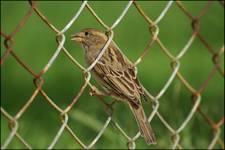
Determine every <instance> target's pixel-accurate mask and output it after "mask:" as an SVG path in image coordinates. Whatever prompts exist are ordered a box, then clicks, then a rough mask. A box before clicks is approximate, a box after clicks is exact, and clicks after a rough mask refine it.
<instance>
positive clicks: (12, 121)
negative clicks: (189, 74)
mask: <svg viewBox="0 0 225 150" xmlns="http://www.w3.org/2000/svg"><path fill="white" fill-rule="evenodd" d="M212 3H216V2H212V1H208V2H206V4H205V7H204V8H202V10H201V11H200V12H199V14H198V15H197V16H193V15H192V14H191V13H190V11H189V10H188V9H187V8H186V7H185V6H184V4H183V3H182V2H181V1H176V2H173V1H168V3H167V5H166V6H165V8H164V9H163V10H162V11H161V13H160V14H159V15H158V17H157V18H156V19H155V20H152V19H151V18H150V17H149V16H148V15H147V14H146V12H145V11H144V10H143V9H142V7H141V6H140V5H139V4H138V2H137V1H133V0H131V1H128V2H127V4H126V6H125V7H124V10H123V11H122V12H121V14H120V15H119V16H118V18H117V19H116V20H115V21H114V23H113V24H112V25H111V26H108V25H106V24H105V23H104V21H103V20H102V19H101V18H100V17H99V16H98V15H97V13H96V12H95V11H94V9H93V8H92V7H91V6H90V4H89V3H88V2H87V1H83V2H82V3H81V5H80V8H79V9H78V10H76V11H75V12H74V15H73V17H72V19H71V20H69V21H68V23H66V24H65V27H64V28H63V29H58V28H56V27H55V26H54V25H53V24H52V23H51V22H50V21H49V20H48V18H47V17H46V16H45V15H44V14H43V13H42V12H41V11H40V10H39V9H38V7H37V5H36V2H34V1H29V4H30V9H29V10H28V11H27V13H26V14H25V15H24V17H23V18H22V19H21V20H20V22H19V23H18V25H17V26H16V28H15V29H14V30H13V31H12V32H11V33H10V34H6V33H5V32H3V31H1V36H2V37H3V38H4V46H5V49H6V50H5V52H4V53H3V54H2V57H1V67H3V66H4V62H5V61H6V60H7V58H8V56H9V55H12V56H13V58H14V59H15V60H16V61H17V63H18V64H19V65H21V66H22V67H23V68H24V69H25V70H26V71H27V72H28V73H29V74H30V75H32V76H33V78H34V79H33V82H34V85H35V87H36V89H35V90H34V91H33V93H32V94H31V96H30V98H29V99H28V100H27V101H26V103H25V104H24V105H23V106H22V107H21V108H20V110H19V111H18V112H17V113H16V114H15V115H14V116H11V115H10V113H9V112H8V111H7V109H5V108H3V107H2V106H1V114H2V115H3V116H4V117H5V118H6V119H7V120H8V123H9V128H10V130H11V132H10V134H9V135H8V137H7V138H6V140H5V141H4V143H3V144H2V145H1V148H2V149H5V148H7V146H8V145H9V144H10V142H11V141H12V139H13V138H14V137H16V138H17V139H18V140H19V141H20V142H21V143H22V144H23V145H24V146H25V147H26V148H28V149H32V146H31V145H30V144H29V143H28V142H27V141H26V140H25V139H24V138H23V137H22V136H21V135H20V133H19V132H18V128H19V119H20V118H21V116H22V115H23V114H24V113H25V112H26V111H27V109H28V108H29V107H30V106H31V104H32V103H33V102H34V101H35V97H36V96H37V95H38V94H40V95H42V97H43V98H44V99H45V100H46V101H47V102H48V104H49V105H50V106H51V107H52V108H54V109H55V110H56V111H58V112H59V113H60V120H61V122H62V124H61V127H60V128H59V129H58V132H57V133H56V135H55V137H54V138H53V139H52V142H51V143H49V146H48V147H47V148H48V149H53V148H54V146H55V145H56V143H57V142H58V140H59V138H60V136H61V135H62V133H63V132H64V131H65V130H66V131H67V132H68V133H69V134H70V135H71V137H72V138H73V139H74V141H75V142H76V143H77V144H78V145H80V147H81V148H84V149H91V148H93V146H94V145H95V144H96V142H97V141H98V140H99V138H100V137H101V136H102V134H103V133H104V132H105V130H106V129H107V127H108V125H109V124H110V123H112V124H113V125H114V126H115V127H116V128H117V129H118V131H119V132H120V133H121V134H122V135H123V136H124V137H125V138H126V139H127V143H128V144H127V146H128V148H130V149H134V148H135V147H136V144H135V141H136V140H137V139H138V138H139V137H140V132H138V133H137V134H136V135H135V136H134V137H131V136H129V135H128V134H127V133H126V132H125V131H124V130H123V129H122V127H121V126H120V125H119V123H118V122H116V121H115V120H114V119H113V118H112V113H113V109H112V107H111V105H110V104H107V103H105V102H104V99H103V97H102V96H100V95H98V94H96V96H97V97H98V98H99V99H100V100H101V101H102V102H103V104H104V105H105V107H107V108H109V109H108V110H110V111H108V112H107V115H108V118H107V119H106V121H105V123H104V125H103V127H102V128H101V130H100V131H99V132H98V134H97V135H96V137H95V138H94V139H93V140H92V141H91V143H89V144H85V143H83V141H82V140H80V138H79V137H78V136H77V135H76V134H75V133H74V131H73V130H72V129H71V128H70V126H69V125H68V120H69V119H70V117H69V115H68V112H69V111H70V110H71V109H72V108H73V107H74V106H75V104H76V102H77V101H78V100H79V98H80V96H81V95H82V94H83V92H84V90H85V89H86V88H87V87H90V88H91V90H92V92H95V93H97V91H98V89H96V87H95V86H94V85H92V84H91V82H90V79H91V74H90V70H91V69H92V68H93V67H94V65H95V64H96V63H97V61H98V60H99V59H100V58H101V56H102V55H103V53H104V51H105V50H106V48H107V47H108V45H109V44H110V42H111V41H112V40H113V37H114V32H113V29H115V28H116V27H117V26H118V24H119V23H120V22H121V21H122V19H123V17H124V16H125V15H126V13H127V12H128V10H129V9H130V7H131V6H132V5H133V6H135V8H136V10H137V12H138V13H139V14H140V15H141V16H142V17H143V19H144V20H145V21H146V23H147V24H148V25H149V29H150V33H151V35H152V36H151V39H149V41H148V43H147V45H146V47H145V49H144V50H143V52H142V54H141V55H140V56H139V57H137V60H136V61H135V62H133V65H134V66H135V67H137V65H138V64H139V63H141V61H142V60H143V59H144V58H145V56H146V54H147V53H148V51H149V49H150V48H151V46H152V45H153V44H157V45H159V46H160V48H161V50H162V51H163V52H164V54H165V55H166V56H167V57H168V58H169V59H170V61H171V75H170V76H169V78H168V80H167V81H166V83H165V84H164V86H163V87H162V88H161V90H160V91H159V92H158V94H156V95H152V94H151V93H150V92H149V91H148V89H145V91H146V93H147V94H148V96H149V98H151V99H152V107H153V111H152V112H151V114H149V117H148V121H149V122H151V120H152V119H153V117H158V118H159V119H160V121H161V123H162V125H164V126H165V127H166V128H167V129H168V131H169V132H170V133H171V142H172V145H171V148H172V149H176V148H183V147H182V145H181V144H180V133H181V132H182V131H183V130H184V128H185V127H186V126H187V125H188V123H189V121H190V120H191V119H192V118H193V117H194V115H195V114H196V113H199V114H200V115H201V116H202V117H203V118H204V120H205V122H206V123H207V124H209V125H210V127H211V128H212V135H213V138H212V140H211V142H210V143H209V146H208V147H207V148H209V149H212V148H214V147H215V145H216V144H218V145H219V146H220V147H221V148H224V142H223V140H222V139H221V126H223V125H224V116H221V119H219V120H216V121H215V120H213V118H210V117H209V116H208V115H207V114H206V113H205V112H204V111H203V109H202V108H201V95H202V93H203V92H204V90H205V88H206V87H207V85H208V82H209V81H210V80H211V79H212V78H213V77H214V75H215V74H216V73H217V72H219V73H220V74H221V76H222V77H223V78H224V70H223V68H222V67H221V65H220V58H221V56H222V55H224V45H222V46H221V48H220V49H219V50H214V49H213V48H212V46H210V44H209V43H208V42H207V41H206V40H205V38H204V37H203V36H202V34H201V32H200V24H199V22H200V19H201V17H203V16H204V15H205V14H206V13H207V12H208V8H209V7H210V6H211V4H212ZM219 3H220V4H221V5H222V6H223V7H224V1H220V2H219ZM172 5H176V6H177V7H178V8H179V9H180V11H182V12H183V13H184V14H185V15H186V16H187V17H188V18H189V19H190V22H191V25H192V29H193V33H192V35H191V37H190V38H189V40H188V41H187V43H186V44H185V45H184V46H183V48H182V49H181V50H180V51H179V53H178V54H177V55H176V56H174V55H173V54H172V53H171V52H170V50H169V49H168V48H167V47H166V46H165V45H164V44H163V42H162V41H161V40H160V39H159V37H158V34H159V31H160V28H159V27H158V24H159V22H161V21H162V20H163V18H164V17H165V16H166V14H167V12H168V11H169V10H170V8H171V6H172ZM85 7H86V8H87V9H86V11H88V12H90V14H91V15H92V16H93V17H94V18H95V19H96V21H97V22H98V23H99V24H100V25H101V26H102V27H103V28H105V29H106V31H107V32H108V33H109V34H108V41H107V43H106V44H105V46H104V47H103V49H102V50H101V52H100V53H99V55H98V57H97V58H96V60H95V61H94V62H93V63H92V64H91V65H90V66H89V67H88V68H85V67H83V66H82V65H81V64H80V63H79V62H78V61H77V60H76V59H75V58H74V57H73V56H72V55H71V54H70V53H69V52H68V51H67V49H66V48H65V45H64V43H65V41H66V36H65V34H64V33H65V32H66V31H67V30H68V29H69V28H70V27H71V26H72V24H73V23H74V22H75V21H76V19H77V18H78V17H79V16H80V14H81V13H82V11H85ZM221 9H223V8H221ZM32 13H36V15H37V16H38V17H39V18H40V21H43V22H44V23H45V24H46V25H47V27H48V28H49V29H50V30H52V31H53V32H55V36H56V41H57V44H58V47H57V49H56V50H55V52H54V54H53V55H52V57H51V58H50V59H49V61H48V63H47V64H46V65H45V66H44V67H43V68H42V69H41V70H40V71H39V72H35V71H33V69H32V68H31V67H30V66H29V65H28V64H26V63H24V61H23V60H22V59H21V58H20V57H19V56H18V55H17V54H16V52H15V51H14V49H13V43H14V36H15V35H16V34H17V33H18V32H19V31H20V30H21V28H22V27H24V25H25V24H26V22H27V21H28V20H29V18H30V17H31V14H32ZM196 38H198V39H199V40H200V41H201V43H202V44H203V45H204V46H205V47H206V49H207V50H208V52H209V53H210V54H211V55H212V63H213V64H214V67H213V68H212V69H211V72H210V73H209V75H208V77H207V78H206V79H205V81H204V82H203V83H202V84H201V85H200V86H199V87H198V88H195V87H193V85H191V83H189V82H188V81H187V80H186V78H185V77H184V76H183V75H182V73H181V72H180V60H181V59H182V57H183V56H184V55H185V54H186V53H187V51H188V50H189V48H190V46H191V45H192V43H193V41H194V40H195V39H196ZM61 51H62V52H63V53H64V54H65V55H66V56H67V58H68V59H69V60H70V61H71V62H72V63H73V64H74V65H75V67H77V68H79V69H80V71H81V72H82V74H83V78H84V81H83V84H82V86H81V87H80V90H79V91H78V93H77V94H76V95H74V98H73V99H72V100H71V103H70V104H69V105H68V106H67V107H66V108H65V109H63V108H61V107H60V106H58V105H57V104H55V103H54V102H53V100H52V99H51V98H50V97H49V96H48V94H47V93H46V92H45V91H44V89H43V88H42V86H43V85H44V79H43V78H42V76H43V75H44V74H46V72H47V71H48V70H49V69H50V68H51V66H52V64H53V63H54V62H55V60H56V59H57V58H58V56H59V55H60V54H61ZM175 78H178V79H179V80H180V82H181V83H182V84H183V85H184V86H185V87H186V88H187V89H188V91H189V92H190V93H191V94H192V98H191V101H192V102H193V106H192V109H191V110H190V112H189V114H188V115H187V117H186V118H185V119H184V121H183V122H182V124H181V125H180V126H179V127H172V126H171V125H170V124H169V123H168V122H167V121H166V118H164V117H163V116H162V115H161V114H160V112H159V110H158V109H159V107H160V106H159V103H160V102H159V100H160V98H161V97H162V96H163V95H164V93H165V92H166V91H167V89H168V88H169V86H170V85H171V83H172V82H173V81H174V79H175ZM159 147H160V146H159Z"/></svg>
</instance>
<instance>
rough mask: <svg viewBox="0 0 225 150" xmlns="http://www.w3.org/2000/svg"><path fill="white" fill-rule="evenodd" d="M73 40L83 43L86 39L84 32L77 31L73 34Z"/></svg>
mask: <svg viewBox="0 0 225 150" xmlns="http://www.w3.org/2000/svg"><path fill="white" fill-rule="evenodd" d="M71 40H72V41H75V42H78V43H81V42H83V40H84V34H83V33H82V32H79V33H76V34H74V35H71Z"/></svg>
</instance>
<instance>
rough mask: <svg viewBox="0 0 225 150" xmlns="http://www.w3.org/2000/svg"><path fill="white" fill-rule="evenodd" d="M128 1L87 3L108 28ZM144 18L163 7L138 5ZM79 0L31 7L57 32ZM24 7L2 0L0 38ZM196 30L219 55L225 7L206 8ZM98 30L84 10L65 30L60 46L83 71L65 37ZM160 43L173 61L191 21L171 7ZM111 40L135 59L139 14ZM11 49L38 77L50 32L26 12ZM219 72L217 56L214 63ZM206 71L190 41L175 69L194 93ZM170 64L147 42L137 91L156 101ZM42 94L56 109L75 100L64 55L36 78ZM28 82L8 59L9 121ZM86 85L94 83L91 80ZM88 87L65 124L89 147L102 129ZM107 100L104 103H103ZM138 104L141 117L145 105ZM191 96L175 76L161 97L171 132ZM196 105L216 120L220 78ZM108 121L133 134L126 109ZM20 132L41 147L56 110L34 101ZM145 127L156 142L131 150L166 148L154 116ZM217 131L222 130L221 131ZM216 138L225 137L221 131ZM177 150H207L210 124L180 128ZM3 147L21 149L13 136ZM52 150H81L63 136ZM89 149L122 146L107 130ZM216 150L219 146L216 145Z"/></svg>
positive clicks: (142, 32)
mask: <svg viewBox="0 0 225 150" xmlns="http://www.w3.org/2000/svg"><path fill="white" fill-rule="evenodd" d="M126 3H127V2H125V1H123V2H119V1H114V2H112V1H109V2H101V1H91V2H89V4H90V5H91V6H92V8H93V9H94V10H95V11H96V13H97V14H98V15H99V16H100V17H101V18H102V20H104V22H105V23H106V24H108V25H111V24H112V23H113V22H114V21H115V20H116V18H117V17H118V16H119V14H120V13H121V11H122V10H123V9H124V7H125V5H126ZM138 3H139V4H140V5H141V7H142V8H143V10H144V11H145V12H146V13H147V14H148V16H149V17H150V18H151V19H153V20H154V19H156V18H157V17H158V15H159V14H160V12H161V11H162V9H163V8H164V7H165V5H166V3H167V2H166V1H158V2H156V1H149V2H147V1H146V2H144V1H143V2H138ZM183 3H184V5H185V6H186V7H187V8H188V10H189V11H190V12H191V13H192V14H193V15H197V14H198V13H199V12H200V10H201V9H202V8H203V7H204V6H205V4H206V2H205V1H202V2H200V1H198V2H183ZM80 4H81V2H72V1H70V2H68V1H63V2H60V1H58V2H54V1H52V2H43V1H40V2H38V8H39V9H40V11H41V12H43V13H44V14H45V15H46V17H47V18H48V19H49V20H50V21H51V22H52V24H54V25H55V26H56V27H57V28H58V29H62V28H63V27H64V26H65V25H66V24H67V23H68V21H69V20H70V19H71V18H72V16H73V15H74V14H75V13H76V11H77V10H78V8H79V7H80ZM29 7H30V6H29V4H28V2H25V1H23V2H16V1H15V2H10V1H1V32H4V33H6V34H9V33H10V32H11V31H12V30H13V29H14V28H15V27H16V25H17V24H18V22H19V21H20V19H21V18H22V17H23V16H24V14H25V13H26V11H27V10H28V9H29ZM200 25H201V26H200V31H201V33H202V35H203V36H204V38H205V39H206V41H208V43H209V44H210V45H211V46H212V47H213V48H214V49H215V50H219V49H220V48H221V47H222V45H223V44H224V8H223V7H222V6H221V4H220V3H219V2H217V1H214V2H213V4H212V5H211V6H210V7H209V11H208V12H207V13H206V15H205V16H203V17H202V18H201V20H200ZM87 27H93V28H98V29H102V30H103V28H102V26H101V25H100V24H99V23H98V22H97V21H96V20H95V18H94V17H93V16H92V15H91V14H90V12H89V11H87V9H85V10H84V11H83V12H82V13H81V15H80V16H79V18H78V19H77V21H76V22H75V23H74V24H73V26H72V27H71V28H70V29H69V30H68V31H67V32H66V37H67V40H66V42H65V47H66V48H67V49H68V51H69V52H70V53H71V54H72V55H73V57H74V58H76V59H77V60H78V61H79V62H80V63H81V64H83V65H85V63H84V59H83V51H82V49H81V47H80V45H78V44H74V43H73V42H71V41H70V40H69V36H70V35H71V34H73V33H75V32H78V31H80V30H81V29H83V28H87ZM159 29H160V32H159V37H160V39H161V41H162V42H163V43H164V44H165V46H166V47H167V48H168V49H169V50H170V51H171V53H172V54H174V55H176V54H178V53H179V51H180V50H181V49H182V48H183V47H184V45H185V44H186V43H187V41H188V39H189V38H190V36H191V35H192V28H191V22H190V20H189V19H188V18H187V16H185V15H184V13H183V12H182V11H181V10H180V9H179V8H178V6H177V5H176V4H175V3H174V4H173V5H172V7H171V9H170V10H169V12H168V13H167V14H166V16H165V17H164V18H163V20H162V21H161V22H160V23H159ZM114 32H115V37H114V41H115V42H116V43H117V44H118V45H119V47H120V48H121V49H122V51H123V52H124V53H125V54H126V55H127V57H128V58H129V59H130V60H132V61H135V60H136V59H137V58H138V57H139V56H140V54H141V52H142V51H143V49H144V48H145V46H146V44H147V42H148V40H149V38H150V34H149V31H148V24H147V23H146V22H145V21H144V19H143V18H142V17H141V16H140V14H139V13H138V12H137V10H136V9H135V7H134V6H131V8H130V9H129V11H128V13H127V14H126V15H125V17H124V19H123V20H122V21H121V22H120V24H119V25H118V26H117V27H116V28H115V29H114ZM3 41H4V39H3V38H1V54H2V53H3V52H4V51H5V48H4V46H3ZM14 41H15V44H14V45H13V48H14V50H15V52H16V54H17V55H18V56H19V57H20V58H21V59H23V61H24V62H25V63H26V64H28V65H29V66H30V67H31V68H32V69H33V70H34V71H36V72H39V71H40V70H41V69H42V68H43V67H44V66H45V64H46V63H47V62H48V60H49V59H50V57H51V56H52V55H53V53H54V51H55V49H56V48H57V43H56V42H55V33H54V32H53V31H52V30H50V29H49V28H48V27H47V26H46V25H45V24H44V23H43V22H42V21H41V19H40V18H39V17H38V16H37V15H36V14H35V13H33V14H32V16H31V17H30V19H29V20H28V21H27V23H26V24H25V26H24V27H23V28H22V29H21V30H20V31H19V32H18V33H17V34H16V36H15V38H14ZM221 60H222V61H221V66H222V67H224V56H222V58H221ZM212 68H213V62H212V55H211V54H210V53H209V52H208V50H207V49H206V48H205V47H204V45H203V44H202V43H201V42H200V41H199V39H196V40H195V41H194V42H193V44H192V45H191V47H190V48H189V50H188V52H187V53H186V54H185V55H184V57H182V59H181V66H180V71H181V72H182V74H183V75H184V77H185V78H186V79H187V81H189V82H190V83H191V84H192V85H193V87H195V88H196V89H197V88H199V87H200V85H201V84H202V83H203V82H204V80H205V79H206V78H207V76H208V75H209V73H210V71H211V69H212ZM171 72H172V69H171V67H170V60H169V59H168V57H167V56H166V55H165V54H164V53H163V52H162V50H161V49H160V47H159V46H158V45H157V44H154V45H153V46H152V48H151V49H150V51H149V53H148V54H147V55H146V57H145V59H144V60H143V61H142V62H141V63H140V64H139V65H138V74H139V78H140V80H141V82H142V83H143V85H144V86H145V87H146V88H147V89H148V91H149V92H150V93H151V94H152V95H156V94H157V93H158V92H159V91H160V90H161V88H162V87H163V86H164V84H165V82H166V81H167V80H168V78H169V76H170V75H171ZM43 78H44V80H45V83H44V85H43V89H44V91H46V93H47V94H48V96H49V97H50V98H51V99H52V100H53V101H54V102H55V103H56V104H57V105H58V106H60V107H61V108H66V107H67V106H68V104H70V102H71V100H72V99H73V97H74V96H75V95H76V94H77V92H78V90H79V88H80V87H81V85H82V83H83V78H82V73H81V71H80V70H79V69H78V68H76V67H74V65H72V64H71V62H70V61H69V60H68V59H67V57H66V56H65V55H64V54H63V53H61V54H60V55H59V57H58V58H57V59H56V61H55V62H54V64H53V65H52V67H51V68H50V69H49V70H48V72H47V73H46V74H44V76H43ZM32 80H33V77H32V76H31V75H30V74H29V73H28V72H26V71H25V70H24V69H23V68H22V67H21V66H20V65H18V63H17V62H16V61H15V59H14V58H13V57H12V56H9V57H8V59H7V60H6V61H5V62H4V64H3V66H2V67H1V106H2V107H3V108H4V109H5V110H7V111H8V112H9V113H10V114H11V115H15V114H16V113H17V112H18V110H19V109H20V108H21V107H22V106H23V105H24V104H25V102H26V101H27V100H28V99H29V97H30V96H31V94H32V93H33V91H34V90H35V87H34V85H33V82H32ZM91 82H92V83H95V81H93V79H91ZM89 91H90V89H89V88H86V89H85V92H84V93H83V94H82V96H81V98H80V99H79V101H78V102H77V103H76V104H75V105H74V107H73V109H72V110H71V111H70V112H69V125H70V127H71V128H72V130H73V131H74V132H75V133H76V134H77V136H78V137H79V138H80V139H81V140H82V141H83V142H84V143H85V144H88V143H90V142H91V140H92V139H93V138H94V137H95V136H96V134H97V133H98V132H99V130H100V129H101V127H102V125H103V124H104V122H105V120H106V119H107V114H106V113H105V111H104V107H103V105H102V104H101V102H100V101H99V100H98V99H97V98H96V97H90V96H89V94H88V93H89ZM105 99H106V100H107V101H108V100H110V98H109V97H105ZM144 105H145V110H146V113H148V114H149V113H150V112H151V109H150V108H151V107H150V106H149V105H147V104H146V103H145V104H144ZM192 106H193V105H192V102H191V93H190V92H189V91H188V90H187V89H186V88H185V87H184V85H182V83H181V82H180V81H179V80H178V79H177V78H175V79H174V81H173V82H172V84H171V85H170V87H169V88H168V90H167V91H166V93H165V94H164V95H163V96H162V98H161V99H160V107H159V112H160V113H161V114H162V116H164V118H165V119H166V120H167V121H168V123H169V124H170V125H171V126H172V127H173V128H175V129H176V128H178V127H179V126H180V125H181V123H182V122H183V121H184V119H185V118H186V116H187V115H188V113H189V111H190V110H191V108H192ZM201 106H202V108H203V110H204V112H206V114H207V115H208V116H209V117H211V118H212V119H213V120H214V121H218V119H220V118H221V117H222V116H223V114H224V79H223V77H222V76H221V75H220V74H219V73H218V72H217V73H216V75H215V76H214V77H213V78H212V80H210V81H209V84H208V86H207V88H206V89H205V91H204V92H203V94H202V101H201ZM114 119H115V120H117V121H118V123H119V124H120V125H121V127H122V128H123V129H124V130H125V131H126V132H127V134H128V135H130V136H134V135H135V134H136V132H137V126H136V123H135V120H134V118H133V116H132V114H131V113H130V111H129V109H128V108H127V106H125V105H124V104H122V103H118V104H116V105H115V113H114ZM19 125H20V126H19V130H18V131H19V133H20V134H21V136H22V137H23V138H24V139H25V140H26V141H27V142H28V143H29V144H30V145H31V146H32V147H33V148H46V147H47V146H48V145H49V144H50V142H51V141H52V140H53V137H54V136H55V135H56V133H57V131H58V129H59V128H60V126H61V121H60V118H59V112H57V111H56V110H55V109H53V108H52V107H51V106H50V105H49V104H48V103H47V101H46V100H45V99H44V98H43V97H42V96H41V95H38V96H37V97H36V98H35V101H34V102H33V103H32V105H31V106H30V107H29V108H28V110H27V111H26V112H25V113H24V114H23V115H22V117H21V118H20V119H19ZM152 127H153V129H154V130H155V133H156V137H157V141H158V144H157V145H155V146H147V145H146V144H145V141H144V140H143V139H142V138H139V139H138V140H137V142H136V145H137V148H169V147H170V146H171V140H170V135H171V133H170V132H169V131H168V129H166V128H165V126H164V125H163V124H162V122H161V121H160V120H159V119H158V118H157V117H154V118H153V120H152ZM222 131H224V125H223V126H222ZM9 133H10V130H9V129H8V125H7V120H6V119H5V118H4V117H3V116H2V115H1V144H3V142H4V141H5V140H6V137H7V136H8V134H9ZM221 133H222V135H221V138H222V139H224V135H223V132H221ZM180 136H181V141H180V144H181V145H182V146H183V147H184V148H206V147H207V146H208V145H209V144H210V142H211V141H212V138H213V134H212V132H211V128H210V126H209V125H208V124H207V123H206V122H205V121H204V120H203V118H202V117H201V116H200V115H199V114H198V113H196V114H195V116H194V117H193V118H192V120H191V121H190V122H189V124H188V125H187V126H186V127H185V129H184V130H183V131H182V132H181V133H180ZM8 148H24V146H23V145H22V144H21V143H20V142H19V141H18V139H16V138H14V139H13V140H12V142H11V143H10V145H9V147H8ZM55 148H80V147H79V145H78V144H77V143H75V142H74V140H73V139H72V137H71V136H70V135H69V134H68V133H67V132H66V131H65V132H64V133H63V135H62V136H61V137H60V139H59V141H58V143H57V144H56V146H55ZM94 148H127V146H126V139H125V138H124V137H123V136H122V135H121V134H120V133H119V132H118V131H117V130H116V129H115V128H114V127H113V126H112V125H111V124H110V125H109V127H108V128H107V130H106V132H105V133H104V134H103V136H102V137H101V138H100V139H99V141H98V142H97V144H96V145H95V146H94ZM216 148H218V145H217V146H216Z"/></svg>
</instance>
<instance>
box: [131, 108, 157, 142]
mask: <svg viewBox="0 0 225 150" xmlns="http://www.w3.org/2000/svg"><path fill="white" fill-rule="evenodd" d="M129 106H130V109H131V110H132V112H133V114H134V116H135V118H136V121H137V124H138V127H139V130H140V133H141V136H142V137H143V138H144V139H145V141H146V143H147V144H149V145H150V144H156V139H155V134H154V132H153V130H152V128H151V126H150V124H149V123H148V121H147V118H146V116H145V112H144V109H143V107H142V106H141V105H140V106H139V107H138V108H137V107H134V106H132V105H131V104H129Z"/></svg>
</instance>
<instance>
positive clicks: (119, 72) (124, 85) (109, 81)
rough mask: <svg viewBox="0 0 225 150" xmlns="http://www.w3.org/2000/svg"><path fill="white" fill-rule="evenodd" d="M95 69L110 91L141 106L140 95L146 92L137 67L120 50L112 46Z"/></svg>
mask: <svg viewBox="0 0 225 150" xmlns="http://www.w3.org/2000/svg"><path fill="white" fill-rule="evenodd" d="M106 60H107V61H106ZM93 71H94V73H95V74H96V75H97V76H98V78H100V80H101V83H102V84H103V86H104V87H105V88H106V89H107V90H108V91H109V92H111V93H112V94H115V95H116V96H117V97H122V98H123V99H127V100H129V102H131V103H132V104H134V105H136V106H139V104H140V96H141V95H142V94H144V93H143V90H142V87H141V85H140V83H139V81H138V79H137V76H136V73H135V68H134V67H132V66H131V65H130V63H129V62H128V61H126V59H125V58H124V57H123V55H122V54H121V53H120V52H119V51H118V50H114V49H112V48H111V47H110V48H109V50H108V51H107V52H106V53H105V54H104V55H103V57H102V58H101V59H100V60H99V62H98V63H97V64H96V65H95V67H94V68H93Z"/></svg>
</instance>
